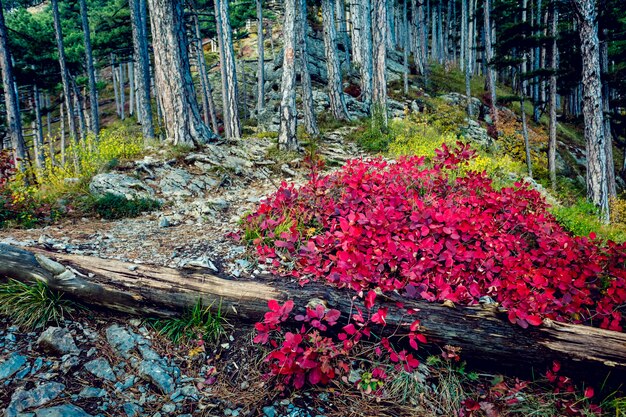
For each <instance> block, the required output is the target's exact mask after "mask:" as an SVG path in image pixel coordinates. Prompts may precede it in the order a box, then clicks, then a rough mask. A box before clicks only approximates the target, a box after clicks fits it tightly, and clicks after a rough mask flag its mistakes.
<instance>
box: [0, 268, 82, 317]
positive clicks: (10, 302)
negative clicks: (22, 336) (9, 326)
mask: <svg viewBox="0 0 626 417" xmlns="http://www.w3.org/2000/svg"><path fill="white" fill-rule="evenodd" d="M77 308H78V305H77V304H76V303H74V302H72V301H69V300H67V299H65V298H64V296H63V293H62V292H57V291H53V290H51V289H50V288H48V284H46V283H45V282H43V281H37V282H35V283H33V284H25V283H23V282H19V281H15V280H12V279H11V280H9V281H8V282H6V283H3V284H0V314H2V315H4V316H7V317H9V318H10V319H11V321H12V323H14V324H16V325H18V326H20V327H23V328H26V329H35V328H39V327H43V326H45V325H46V324H48V323H51V322H54V323H56V324H58V323H59V322H60V321H61V320H63V319H64V318H66V317H68V316H71V313H72V312H74V311H75V310H76V309H77Z"/></svg>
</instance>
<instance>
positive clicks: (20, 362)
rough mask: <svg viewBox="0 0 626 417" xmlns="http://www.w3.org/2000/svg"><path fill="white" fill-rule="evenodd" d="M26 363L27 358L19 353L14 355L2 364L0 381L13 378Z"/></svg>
mask: <svg viewBox="0 0 626 417" xmlns="http://www.w3.org/2000/svg"><path fill="white" fill-rule="evenodd" d="M25 363H26V358H25V357H24V356H22V355H20V354H19V353H17V352H14V353H12V354H11V355H10V356H9V357H8V358H7V359H6V360H5V361H4V362H2V363H1V364H0V381H2V380H3V379H7V378H10V377H12V376H13V374H14V373H16V372H17V371H19V370H20V368H21V367H22V366H24V364H25Z"/></svg>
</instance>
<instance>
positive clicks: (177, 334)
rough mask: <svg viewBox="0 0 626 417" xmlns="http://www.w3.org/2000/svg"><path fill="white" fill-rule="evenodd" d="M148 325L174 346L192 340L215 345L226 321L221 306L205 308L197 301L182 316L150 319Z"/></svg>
mask: <svg viewBox="0 0 626 417" xmlns="http://www.w3.org/2000/svg"><path fill="white" fill-rule="evenodd" d="M148 323H149V324H150V325H151V326H152V327H153V328H154V329H155V330H156V331H157V332H158V333H159V334H161V335H163V336H165V337H167V338H168V339H170V340H171V341H172V342H174V343H175V344H178V343H183V342H188V341H192V340H202V341H205V342H210V343H216V342H217V341H219V340H220V338H221V337H222V336H223V335H224V334H225V325H226V320H225V318H224V315H223V313H222V308H221V305H220V306H218V307H217V309H213V308H212V306H208V307H205V306H204V305H203V304H202V301H201V300H198V301H197V302H196V304H195V305H194V306H193V308H190V309H189V310H187V311H185V312H184V313H183V315H182V316H180V317H174V318H169V319H151V320H148Z"/></svg>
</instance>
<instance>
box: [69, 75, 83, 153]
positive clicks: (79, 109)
mask: <svg viewBox="0 0 626 417" xmlns="http://www.w3.org/2000/svg"><path fill="white" fill-rule="evenodd" d="M71 83H72V90H73V92H74V102H75V103H74V104H75V106H76V116H77V118H78V131H79V132H80V138H81V140H83V141H84V140H85V139H86V138H87V123H86V122H85V112H84V100H83V95H82V94H81V93H80V90H79V89H78V86H77V85H76V81H75V80H74V79H73V78H72V80H71Z"/></svg>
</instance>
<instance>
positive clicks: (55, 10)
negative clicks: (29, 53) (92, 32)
mask: <svg viewBox="0 0 626 417" xmlns="http://www.w3.org/2000/svg"><path fill="white" fill-rule="evenodd" d="M52 16H53V18H54V35H55V37H56V40H57V50H58V53H59V66H60V67H61V82H62V83H63V96H64V97H65V110H66V111H67V116H68V121H69V129H70V136H71V137H72V139H73V140H74V142H75V143H78V128H77V126H76V122H75V120H74V104H73V103H72V89H71V87H70V75H69V72H68V70H67V64H66V62H65V48H64V45H63V31H62V30H61V17H60V15H59V0H52Z"/></svg>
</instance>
